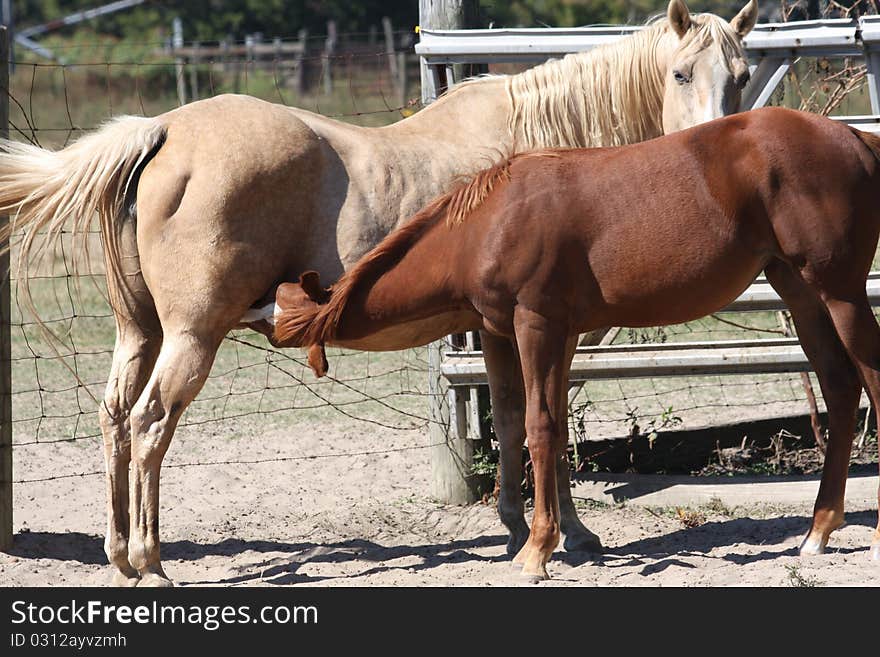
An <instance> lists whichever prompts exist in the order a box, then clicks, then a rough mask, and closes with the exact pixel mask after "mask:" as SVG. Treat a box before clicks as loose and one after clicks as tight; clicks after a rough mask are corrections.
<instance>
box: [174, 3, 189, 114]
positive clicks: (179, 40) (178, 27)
mask: <svg viewBox="0 0 880 657" xmlns="http://www.w3.org/2000/svg"><path fill="white" fill-rule="evenodd" d="M171 31H172V35H173V36H172V37H171V49H172V51H174V52H175V57H174V73H175V76H176V78H177V102H178V103H179V104H180V105H186V80H184V79H183V68H184V62H183V57H180V56H179V55H178V54H177V51H179V50H180V49H181V48H183V21H181V20H180V18H179V17H178V18H175V19H174V21H173V22H172V24H171Z"/></svg>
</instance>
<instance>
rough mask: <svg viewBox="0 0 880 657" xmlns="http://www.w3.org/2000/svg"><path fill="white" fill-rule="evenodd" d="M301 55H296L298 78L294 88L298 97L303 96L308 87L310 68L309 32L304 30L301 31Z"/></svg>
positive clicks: (295, 80)
mask: <svg viewBox="0 0 880 657" xmlns="http://www.w3.org/2000/svg"><path fill="white" fill-rule="evenodd" d="M299 45H300V49H299V53H297V55H296V73H295V75H296V78H295V79H294V87H295V88H296V94H297V96H302V95H303V94H304V93H305V92H306V88H307V87H308V84H309V81H308V70H307V69H308V66H309V31H308V30H306V29H305V28H303V29H302V30H300V31H299Z"/></svg>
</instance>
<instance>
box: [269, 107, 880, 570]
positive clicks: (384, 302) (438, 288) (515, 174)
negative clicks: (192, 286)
mask: <svg viewBox="0 0 880 657" xmlns="http://www.w3.org/2000/svg"><path fill="white" fill-rule="evenodd" d="M816 171H822V172H825V173H826V174H828V175H824V176H816V175H804V174H805V172H816ZM878 234H880V138H878V137H874V136H872V135H869V134H866V133H863V132H859V131H858V130H854V129H851V128H849V127H847V126H846V125H843V124H840V123H836V122H834V121H831V120H829V119H825V118H822V117H818V116H814V115H810V114H804V113H799V112H794V111H791V110H784V109H776V108H773V109H763V110H757V111H754V112H747V113H745V114H738V115H735V116H731V117H727V118H724V119H719V120H716V121H712V122H710V123H707V124H704V125H702V126H698V127H696V128H692V129H690V130H686V131H684V132H680V133H676V134H672V135H668V136H665V137H660V138H658V139H655V140H652V141H649V142H644V143H641V144H637V145H633V146H623V147H620V148H600V149H584V150H550V151H539V152H536V153H531V154H525V155H518V156H515V157H513V158H512V159H510V160H509V161H507V162H505V163H503V164H500V165H498V166H495V167H493V168H491V169H488V170H486V171H484V172H482V173H480V174H478V175H477V176H476V177H475V178H474V179H473V180H472V181H471V182H470V183H467V184H465V185H462V186H460V187H458V188H457V189H455V190H453V191H452V192H450V193H448V194H446V195H444V196H441V197H440V198H438V199H436V200H435V201H433V202H432V203H431V204H430V205H428V206H427V207H425V208H424V209H423V210H421V211H420V212H419V213H418V214H416V215H415V217H414V218H413V219H412V220H411V221H410V222H409V223H407V224H406V225H404V226H403V227H402V228H400V229H398V230H397V231H395V232H394V233H392V234H391V235H389V236H388V237H387V238H386V239H385V240H383V241H382V242H381V243H380V244H379V245H378V246H377V247H376V248H375V249H373V250H372V251H371V252H369V253H368V254H367V255H366V256H365V257H364V258H363V259H362V260H361V261H360V262H359V263H358V264H357V265H356V266H355V267H354V268H353V269H351V270H350V271H349V272H348V273H346V274H345V275H344V276H343V277H342V278H341V279H340V280H339V281H338V282H337V283H336V285H334V286H333V288H332V290H331V292H332V293H331V294H330V296H329V299H328V298H327V296H326V292H325V290H323V288H321V286H320V285H319V284H317V281H316V280H314V279H309V280H306V279H303V280H304V284H302V285H300V284H283V285H281V286H280V287H279V292H278V296H277V299H278V308H279V309H278V310H277V311H276V314H275V320H276V326H275V330H274V336H273V340H274V342H275V343H276V344H278V345H281V346H305V347H311V349H312V360H313V361H314V362H316V363H319V362H320V363H323V362H324V361H323V355H322V354H321V353H320V350H321V347H322V345H323V344H325V343H329V344H335V345H340V346H345V347H352V348H358V349H365V350H393V349H402V348H406V347H413V346H416V345H421V344H425V343H427V342H430V341H432V340H435V339H437V338H439V337H441V336H443V335H446V334H448V333H454V332H460V331H466V330H476V329H483V330H486V331H488V332H490V333H492V334H494V335H497V336H503V337H504V338H507V339H509V340H511V342H512V344H513V345H514V348H515V350H516V352H517V353H518V355H519V361H520V367H521V379H522V385H523V388H524V391H525V399H526V408H525V417H526V420H525V422H526V433H527V435H528V447H529V452H530V454H531V458H532V462H533V464H534V470H535V484H536V486H535V513H534V518H533V521H532V526H531V533H530V535H529V539H528V541H527V543H526V544H525V546H524V547H523V548H522V550H520V552H519V553H518V554H517V555H516V557H515V559H514V560H515V561H516V562H517V563H522V565H523V572H524V573H525V574H526V575H529V576H531V577H537V578H545V577H547V571H546V568H545V564H546V563H547V561H548V559H549V558H550V555H551V553H552V552H553V550H554V549H555V548H556V545H557V543H558V540H559V505H558V493H557V488H556V478H555V476H554V471H555V463H556V459H557V457H558V455H559V454H560V453H561V451H562V450H563V449H564V446H565V444H566V435H565V434H566V403H565V402H566V391H567V387H568V386H567V383H568V370H569V366H570V363H571V358H572V355H573V352H574V346H575V340H576V338H577V335H578V334H579V333H583V332H586V331H591V330H593V329H597V328H601V327H603V326H632V327H640V326H658V325H663V324H673V323H680V322H687V321H690V320H694V319H697V318H699V317H702V316H704V315H706V314H709V313H712V312H714V311H716V310H718V309H720V308H722V307H724V306H725V305H727V304H728V303H730V302H731V301H732V300H733V299H734V298H735V297H736V296H737V295H738V294H739V293H740V292H742V290H744V289H745V288H746V287H747V286H748V285H749V284H750V283H751V282H752V280H753V279H754V278H755V276H756V275H757V274H758V273H760V272H761V271H762V270H763V271H764V272H765V273H766V275H767V278H768V280H769V281H770V283H771V284H772V285H773V287H774V288H775V289H776V291H777V292H778V293H779V294H780V296H781V297H782V298H783V299H784V300H785V302H786V304H787V305H788V307H789V309H790V310H791V313H792V316H793V318H794V321H795V324H796V327H797V332H798V336H799V337H800V341H801V344H802V345H803V348H804V351H805V352H806V354H807V356H808V357H809V359H810V363H811V364H812V366H813V368H814V370H815V372H816V375H817V376H818V379H819V383H820V385H821V388H822V393H823V395H824V398H825V401H826V404H827V406H828V414H829V431H830V443H829V448H828V453H827V456H826V461H825V467H824V471H823V474H822V483H821V485H820V488H819V494H818V498H817V500H816V505H815V510H814V515H813V523H812V527H811V529H810V531H809V534H808V535H807V537H806V538H805V539H804V542H803V544H802V546H801V553H802V554H814V553H819V552H822V551H823V550H824V548H825V545H826V543H827V541H828V536H829V534H831V532H832V531H834V530H835V529H837V528H838V527H840V525H841V524H842V523H843V519H844V511H843V500H844V488H845V486H846V475H847V468H848V461H849V453H850V447H851V444H852V439H853V433H854V429H855V417H856V409H857V405H858V400H859V395H860V392H861V389H862V387H864V388H865V389H866V390H867V392H868V394H869V395H870V397H871V400H872V402H873V404H874V408H875V409H880V329H878V326H877V323H876V321H875V319H874V315H873V313H872V312H871V307H870V305H869V304H868V299H867V295H866V293H865V280H866V278H867V274H868V271H869V269H870V267H871V261H872V258H873V256H874V252H875V248H876V245H877V240H878ZM870 554H871V557H872V558H873V559H880V527H878V530H877V531H876V532H875V534H874V538H873V541H872V547H871V552H870Z"/></svg>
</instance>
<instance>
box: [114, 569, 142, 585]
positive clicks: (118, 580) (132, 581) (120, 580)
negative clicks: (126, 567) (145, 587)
mask: <svg viewBox="0 0 880 657" xmlns="http://www.w3.org/2000/svg"><path fill="white" fill-rule="evenodd" d="M140 581H141V578H140V577H138V576H137V575H133V576H132V575H126V574H125V573H123V572H122V571H120V570H114V572H113V577H112V578H111V579H110V585H111V586H116V587H119V588H131V587H133V586H137V585H138V583H139V582H140Z"/></svg>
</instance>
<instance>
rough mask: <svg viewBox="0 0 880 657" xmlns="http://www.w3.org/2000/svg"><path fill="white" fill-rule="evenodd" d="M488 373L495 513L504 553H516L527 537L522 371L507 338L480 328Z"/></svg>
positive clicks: (511, 344)
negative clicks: (495, 450) (497, 473)
mask: <svg viewBox="0 0 880 657" xmlns="http://www.w3.org/2000/svg"><path fill="white" fill-rule="evenodd" d="M480 343H481V344H482V347H483V357H484V358H485V360H486V372H487V374H488V376H489V396H490V398H491V402H492V424H493V426H494V428H495V435H496V436H497V437H498V445H499V452H500V458H499V467H500V470H501V485H500V491H499V495H498V516H499V517H500V518H501V522H502V524H503V525H504V526H505V527H507V531H508V539H507V554H509V555H515V554H516V553H517V552H519V551H520V550H521V549H522V546H523V545H525V542H526V539H528V537H529V526H528V525H527V524H526V519H525V509H524V507H523V497H522V491H521V490H520V482H521V481H522V447H523V443H525V440H526V430H525V415H524V409H523V406H524V401H525V394H524V393H523V384H522V372H521V371H520V368H519V360H518V359H517V354H516V351H515V349H514V348H513V343H512V342H511V340H510V338H504V337H499V336H497V335H492V334H491V333H488V332H486V331H480Z"/></svg>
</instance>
